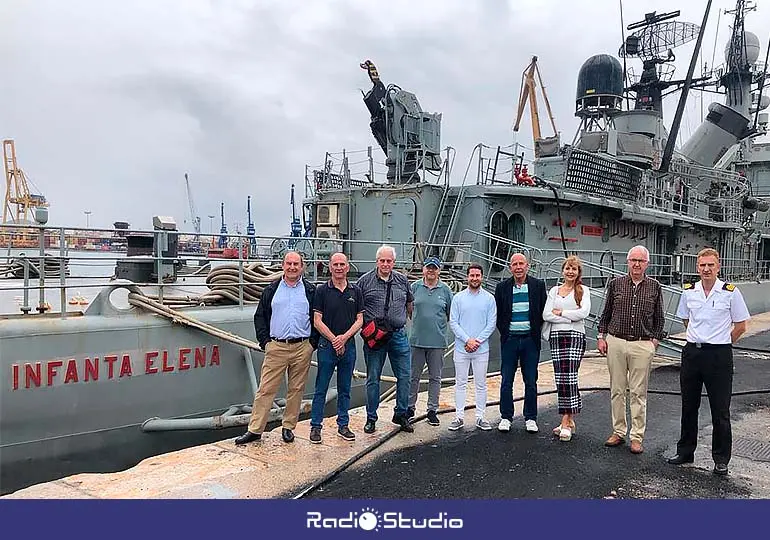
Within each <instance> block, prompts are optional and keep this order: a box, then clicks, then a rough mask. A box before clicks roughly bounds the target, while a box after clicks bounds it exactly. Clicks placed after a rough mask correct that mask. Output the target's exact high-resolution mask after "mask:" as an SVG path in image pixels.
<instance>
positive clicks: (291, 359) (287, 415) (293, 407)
mask: <svg viewBox="0 0 770 540" xmlns="http://www.w3.org/2000/svg"><path fill="white" fill-rule="evenodd" d="M312 355H313V346H312V345H310V341H309V340H307V339H306V340H304V341H300V342H299V343H280V342H278V341H269V342H268V343H267V345H266V346H265V359H264V360H263V361H262V372H261V374H260V376H259V390H257V395H256V396H254V405H253V407H252V409H251V420H250V421H249V431H251V432H252V433H262V432H263V431H264V430H265V424H267V419H268V416H269V415H270V409H271V408H272V406H273V399H275V394H276V393H277V392H278V388H279V387H280V386H281V382H282V381H283V374H284V373H287V374H288V379H289V380H288V383H287V390H286V408H285V409H284V411H283V422H282V425H283V427H284V428H286V429H294V428H295V427H297V420H298V419H299V407H300V405H301V404H302V395H303V393H304V390H305V382H306V381H307V372H308V370H309V369H310V357H311V356H312Z"/></svg>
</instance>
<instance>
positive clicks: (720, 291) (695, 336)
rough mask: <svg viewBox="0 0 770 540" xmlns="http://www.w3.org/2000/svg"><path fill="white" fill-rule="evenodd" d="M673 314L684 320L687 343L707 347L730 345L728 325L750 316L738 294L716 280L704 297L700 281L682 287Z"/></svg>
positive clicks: (727, 284) (730, 330) (738, 292)
mask: <svg viewBox="0 0 770 540" xmlns="http://www.w3.org/2000/svg"><path fill="white" fill-rule="evenodd" d="M676 315H677V317H680V318H681V319H687V320H688V323H687V333H686V339H687V341H689V342H690V343H708V344H710V345H725V344H728V343H731V342H732V338H731V336H730V333H731V332H732V323H734V322H743V321H747V320H749V318H750V317H751V314H750V313H749V309H748V307H746V302H745V301H744V300H743V295H742V294H741V291H739V290H738V288H737V287H736V286H735V285H731V284H729V283H725V282H724V281H722V280H720V279H717V280H716V282H715V283H714V287H713V288H712V289H711V291H710V292H709V295H708V296H706V293H705V291H704V290H703V282H701V281H698V282H697V283H695V285H689V284H688V285H685V290H684V291H682V296H681V298H680V299H679V309H677V311H676Z"/></svg>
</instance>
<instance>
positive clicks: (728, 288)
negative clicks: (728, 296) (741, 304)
mask: <svg viewBox="0 0 770 540" xmlns="http://www.w3.org/2000/svg"><path fill="white" fill-rule="evenodd" d="M722 289H724V290H725V291H730V292H733V291H734V290H735V285H733V284H732V283H725V284H724V285H722Z"/></svg>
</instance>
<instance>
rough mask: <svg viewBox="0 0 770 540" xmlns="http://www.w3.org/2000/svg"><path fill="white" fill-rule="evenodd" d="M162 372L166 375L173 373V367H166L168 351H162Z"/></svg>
mask: <svg viewBox="0 0 770 540" xmlns="http://www.w3.org/2000/svg"><path fill="white" fill-rule="evenodd" d="M162 369H163V372H164V373H168V372H169V371H174V366H169V365H168V351H163V368H162Z"/></svg>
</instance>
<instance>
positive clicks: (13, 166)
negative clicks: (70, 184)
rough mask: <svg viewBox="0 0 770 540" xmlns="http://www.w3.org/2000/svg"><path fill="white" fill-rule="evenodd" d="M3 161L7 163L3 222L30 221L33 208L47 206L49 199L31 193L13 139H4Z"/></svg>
mask: <svg viewBox="0 0 770 540" xmlns="http://www.w3.org/2000/svg"><path fill="white" fill-rule="evenodd" d="M3 163H4V164H5V204H4V206H3V223H29V222H30V220H31V218H32V217H33V216H31V215H29V213H30V212H32V209H33V208H47V207H48V201H46V199H45V197H44V196H42V195H36V194H34V193H30V191H29V183H28V181H27V177H26V176H25V175H24V171H22V170H21V168H19V165H18V163H17V161H16V146H15V144H14V141H13V139H5V140H4V141H3Z"/></svg>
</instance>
